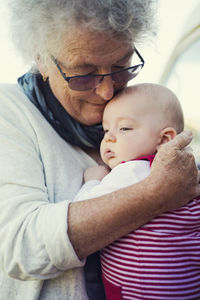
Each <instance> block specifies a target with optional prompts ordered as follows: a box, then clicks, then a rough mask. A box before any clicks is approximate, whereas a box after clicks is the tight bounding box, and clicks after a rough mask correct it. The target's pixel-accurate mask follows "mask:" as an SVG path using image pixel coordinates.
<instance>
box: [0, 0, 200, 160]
mask: <svg viewBox="0 0 200 300" xmlns="http://www.w3.org/2000/svg"><path fill="white" fill-rule="evenodd" d="M0 8H1V9H0V28H1V30H0V49H1V50H0V51H1V53H0V54H1V55H0V82H8V83H12V82H16V79H17V78H18V77H19V76H20V75H22V74H23V73H25V72H26V71H27V70H28V68H29V66H26V65H25V64H24V62H23V59H22V58H21V57H20V56H19V55H18V53H17V52H16V50H15V48H14V46H13V45H12V42H11V38H10V33H9V26H8V24H9V23H8V22H9V21H8V14H7V8H6V6H5V3H4V2H3V0H1V4H0ZM157 23H158V34H157V37H155V39H151V40H149V39H148V38H147V39H144V41H143V42H142V43H141V44H138V45H137V48H138V50H139V52H140V53H141V54H142V56H143V57H144V59H145V62H146V63H145V67H144V68H143V70H142V71H141V73H140V75H139V76H138V77H136V78H135V79H134V82H135V83H139V82H155V83H162V84H163V85H166V86H168V87H169V88H170V89H172V90H173V91H174V92H175V93H176V95H177V96H178V97H179V100H180V102H181V105H182V108H183V112H184V116H185V123H186V128H190V129H191V130H192V132H193V136H194V139H193V142H192V147H193V150H194V155H195V157H196V160H197V162H198V163H199V164H200V0H159V1H158V13H157ZM132 83H133V82H132Z"/></svg>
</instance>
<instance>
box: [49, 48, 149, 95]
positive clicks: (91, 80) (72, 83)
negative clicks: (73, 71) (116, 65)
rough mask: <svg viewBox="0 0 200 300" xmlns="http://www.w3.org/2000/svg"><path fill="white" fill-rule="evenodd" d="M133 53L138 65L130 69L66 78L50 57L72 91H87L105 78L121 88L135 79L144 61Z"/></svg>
mask: <svg viewBox="0 0 200 300" xmlns="http://www.w3.org/2000/svg"><path fill="white" fill-rule="evenodd" d="M135 53H136V54H137V56H138V57H139V59H140V63H139V64H137V65H134V66H132V67H128V68H124V69H122V70H119V71H115V72H112V73H107V74H91V75H79V76H71V77H68V76H66V74H65V73H64V72H63V71H62V69H61V67H60V65H59V63H58V61H57V60H56V58H55V57H53V56H51V59H52V61H53V62H54V63H55V65H56V67H57V68H58V70H59V71H60V74H61V75H62V77H63V78H64V80H65V81H67V82H68V84H69V88H70V89H71V90H74V91H88V90H91V89H94V88H96V87H97V86H98V84H99V83H101V82H102V81H103V79H104V77H106V76H111V78H112V80H113V82H114V83H115V84H120V85H121V86H123V85H124V84H126V83H127V82H128V81H129V80H131V79H133V78H135V77H136V76H137V75H138V73H139V71H140V70H141V69H142V68H143V66H144V63H145V61H144V59H143V58H142V56H141V54H140V53H139V52H138V51H137V49H136V48H135Z"/></svg>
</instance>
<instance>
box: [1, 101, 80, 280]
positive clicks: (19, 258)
mask: <svg viewBox="0 0 200 300" xmlns="http://www.w3.org/2000/svg"><path fill="white" fill-rule="evenodd" d="M6 100H7V99H6ZM8 107H9V104H5V105H4V102H2V103H1V110H0V241H1V246H0V268H1V269H2V270H3V271H4V272H5V273H6V274H7V275H8V276H11V277H13V278H17V279H21V280H32V279H49V278H55V277H57V276H59V275H60V274H61V273H62V272H64V271H66V270H69V269H72V268H75V267H81V266H83V265H84V263H85V260H82V261H80V260H79V259H78V257H77V255H76V253H75V251H74V249H73V247H72V244H71V242H70V240H69V238H68V236H67V216H68V205H69V203H70V199H67V196H66V201H61V202H58V203H50V201H49V197H48V189H47V186H46V183H45V176H44V169H43V164H42V160H41V157H40V152H39V149H38V145H37V143H36V142H35V141H36V140H37V137H36V136H35V133H34V130H33V128H32V127H31V124H30V123H29V121H28V120H27V119H26V118H25V117H24V115H23V112H21V111H20V109H19V107H18V108H17V107H16V105H13V107H10V108H9V109H8Z"/></svg>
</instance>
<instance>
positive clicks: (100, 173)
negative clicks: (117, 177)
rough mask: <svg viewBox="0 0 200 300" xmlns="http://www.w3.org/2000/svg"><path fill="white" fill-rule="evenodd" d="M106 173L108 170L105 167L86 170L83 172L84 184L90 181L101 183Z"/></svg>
mask: <svg viewBox="0 0 200 300" xmlns="http://www.w3.org/2000/svg"><path fill="white" fill-rule="evenodd" d="M108 173H109V170H108V168H107V167H106V166H100V165H99V166H95V167H91V168H87V169H86V170H85V172H84V182H87V181H90V180H98V181H101V180H102V179H103V178H104V177H105V176H106V175H107V174H108Z"/></svg>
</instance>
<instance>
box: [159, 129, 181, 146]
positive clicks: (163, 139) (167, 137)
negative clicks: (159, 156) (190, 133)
mask: <svg viewBox="0 0 200 300" xmlns="http://www.w3.org/2000/svg"><path fill="white" fill-rule="evenodd" d="M176 134H177V133H176V130H175V129H174V128H173V127H166V128H164V129H163V130H162V131H161V133H160V137H159V141H158V146H157V150H158V148H159V147H160V146H161V145H162V144H165V143H167V142H169V141H171V140H172V139H173V138H174V137H175V136H176Z"/></svg>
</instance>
